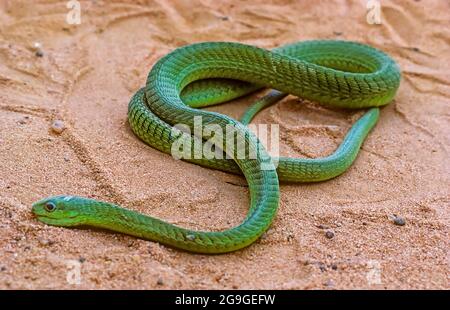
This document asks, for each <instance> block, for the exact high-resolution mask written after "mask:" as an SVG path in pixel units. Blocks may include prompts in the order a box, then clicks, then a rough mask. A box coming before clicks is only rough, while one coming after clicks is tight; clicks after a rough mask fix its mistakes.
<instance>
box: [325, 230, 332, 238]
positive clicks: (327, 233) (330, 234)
mask: <svg viewBox="0 0 450 310" xmlns="http://www.w3.org/2000/svg"><path fill="white" fill-rule="evenodd" d="M325 237H327V238H328V239H332V238H334V232H333V231H331V230H327V231H326V233H325Z"/></svg>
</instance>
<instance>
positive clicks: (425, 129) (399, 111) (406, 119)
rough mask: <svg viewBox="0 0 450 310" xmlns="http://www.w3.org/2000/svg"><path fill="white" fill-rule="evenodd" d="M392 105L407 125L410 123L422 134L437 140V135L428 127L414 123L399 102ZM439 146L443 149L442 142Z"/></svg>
mask: <svg viewBox="0 0 450 310" xmlns="http://www.w3.org/2000/svg"><path fill="white" fill-rule="evenodd" d="M392 105H393V106H394V111H395V112H396V113H397V114H398V115H399V116H400V118H401V119H403V120H404V121H405V122H406V123H408V124H409V125H411V126H412V127H414V128H416V129H418V130H419V131H421V132H422V133H424V134H426V135H427V136H429V137H430V138H435V135H434V134H433V133H432V132H431V131H429V130H428V129H427V128H426V127H424V126H422V125H421V124H417V123H415V122H413V121H412V120H410V119H409V117H408V116H407V115H406V113H405V112H404V111H402V110H401V108H400V105H398V104H397V101H395V100H394V102H392ZM439 145H441V147H442V144H441V143H440V142H439Z"/></svg>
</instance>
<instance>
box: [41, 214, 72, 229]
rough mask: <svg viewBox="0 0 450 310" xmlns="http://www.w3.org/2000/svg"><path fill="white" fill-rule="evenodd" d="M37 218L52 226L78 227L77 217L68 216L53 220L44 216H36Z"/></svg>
mask: <svg viewBox="0 0 450 310" xmlns="http://www.w3.org/2000/svg"><path fill="white" fill-rule="evenodd" d="M35 216H36V218H37V219H38V220H39V221H40V222H42V223H44V224H47V225H52V226H75V225H78V224H79V223H78V221H77V220H76V218H77V216H67V217H64V218H53V217H49V216H46V215H42V214H35Z"/></svg>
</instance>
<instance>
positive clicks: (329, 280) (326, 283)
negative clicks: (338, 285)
mask: <svg viewBox="0 0 450 310" xmlns="http://www.w3.org/2000/svg"><path fill="white" fill-rule="evenodd" d="M324 284H325V286H326V287H333V286H334V281H333V280H331V279H328V280H327V282H325V283H324Z"/></svg>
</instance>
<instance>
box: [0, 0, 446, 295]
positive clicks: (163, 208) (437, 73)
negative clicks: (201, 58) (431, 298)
mask: <svg viewBox="0 0 450 310" xmlns="http://www.w3.org/2000/svg"><path fill="white" fill-rule="evenodd" d="M67 12H68V9H67V8H66V1H56V0H40V1H25V0H23V1H17V0H14V1H8V0H3V1H0V119H1V122H0V229H1V232H2V233H1V235H0V255H1V256H0V258H1V259H0V288H4V289H5V288H21V289H25V288H35V289H36V288H87V289H91V288H114V289H117V288H133V289H140V288H146V289H153V288H160V289H168V288H175V289H181V288H191V289H206V288H214V289H221V288H226V289H231V288H240V289H249V288H260V289H322V288H325V289H344V288H347V289H356V288H363V289H384V288H388V289H406V288H416V289H418V288H440V289H449V255H448V251H449V242H448V239H449V236H448V233H449V202H450V191H449V188H450V186H449V185H450V178H449V175H450V174H449V166H448V162H449V147H450V126H449V117H450V114H449V111H450V110H449V98H450V61H449V56H450V51H449V46H450V28H449V27H448V26H449V20H450V5H449V3H448V2H447V1H438V0H434V1H424V0H422V1H385V0H383V1H382V20H381V21H382V24H381V25H370V24H368V23H367V22H366V1H306V0H305V1H294V0H292V1H289V0H284V1H281V0H280V1H265V0H264V1H263V0H261V1H245V3H241V1H237V0H231V1H217V0H215V1H214V0H210V1H209V0H204V1H199V2H198V3H195V4H194V3H191V2H190V1H175V0H170V1H165V0H160V1H125V0H122V1H81V14H82V15H81V24H80V25H69V24H67V23H66V21H65V19H66V14H67ZM317 38H322V39H336V38H338V39H348V40H356V41H360V42H364V43H368V44H371V45H373V46H375V47H378V48H380V49H382V50H384V51H386V52H388V53H389V54H390V55H392V56H393V57H394V58H395V59H396V60H397V61H398V62H399V64H400V66H401V68H402V70H403V80H402V84H401V87H400V89H399V92H398V94H397V97H396V99H395V101H394V102H392V103H391V104H390V105H389V106H387V107H385V108H383V109H382V112H381V118H380V121H379V123H378V125H377V126H376V128H375V129H374V131H373V132H372V133H371V134H370V136H369V138H368V139H367V141H366V142H365V144H364V146H363V148H362V150H361V153H360V155H359V157H358V158H357V160H356V162H355V164H354V165H353V166H352V167H351V168H350V169H349V171H348V172H346V173H345V174H344V175H342V176H340V177H338V178H336V179H334V180H331V181H328V182H324V183H320V184H289V185H282V186H281V203H280V208H279V213H278V216H277V218H276V220H275V221H274V223H273V225H272V227H271V228H270V230H269V231H268V232H267V233H266V234H265V235H264V237H263V238H262V239H261V240H260V241H258V242H256V243H255V244H253V245H252V246H250V247H249V248H247V249H245V250H241V251H238V252H235V253H232V254H227V255H221V256H206V255H193V254H189V253H185V252H182V251H178V250H175V249H171V248H167V247H165V246H162V245H160V244H158V243H154V242H150V241H145V240H138V239H136V238H133V237H129V236H125V235H120V234H115V233H109V232H105V231H100V230H91V229H64V228H55V227H49V226H45V225H43V224H41V223H39V222H37V221H36V220H35V219H34V218H33V216H32V214H31V213H30V205H31V203H32V202H34V201H36V200H38V199H41V198H43V197H46V196H50V195H54V194H76V195H81V196H89V197H96V198H99V199H103V200H108V201H113V202H116V203H119V204H122V205H123V206H125V207H128V208H130V209H134V210H137V211H140V212H143V213H146V214H151V215H153V216H157V217H160V218H162V219H165V220H168V221H170V222H172V223H176V224H179V225H183V226H186V227H191V228H195V229H204V230H222V229H226V228H228V227H231V226H233V225H237V224H238V223H240V222H241V221H242V220H243V218H244V216H245V214H246V210H247V206H248V192H247V188H246V187H245V186H243V185H245V180H244V179H243V178H241V177H237V176H233V175H229V174H226V173H223V172H219V171H213V170H208V169H205V168H202V167H198V166H195V165H192V164H189V163H184V162H181V161H176V160H174V159H173V158H171V157H170V156H168V155H165V154H162V153H160V152H158V151H156V150H154V149H152V148H150V147H148V146H146V145H145V144H143V143H142V142H141V141H140V140H139V139H137V138H136V137H135V136H134V135H133V134H132V132H131V130H130V128H129V126H128V124H127V119H126V111H127V105H128V100H129V99H130V97H131V96H132V94H133V93H134V92H135V91H136V90H137V89H138V88H139V87H140V86H142V85H144V83H145V78H146V75H147V73H148V71H149V70H150V68H151V67H152V65H153V64H154V63H155V61H157V60H158V59H159V58H160V57H161V56H162V55H164V54H166V53H167V52H169V51H171V50H173V49H174V48H176V47H178V46H182V45H185V44H189V43H194V42H199V41H219V40H224V41H238V42H244V43H248V44H255V45H258V46H261V47H266V48H272V47H275V46H278V45H281V44H284V43H288V42H293V41H298V40H306V39H317ZM35 42H38V43H40V44H41V46H42V47H41V49H40V50H39V52H42V54H41V55H39V56H41V57H39V56H38V55H36V50H35V49H33V44H34V43H35ZM38 54H39V53H38ZM258 96H260V94H255V95H252V96H250V97H247V98H242V99H240V100H237V101H236V102H233V103H229V104H225V105H222V106H219V107H214V108H211V109H212V110H215V111H220V112H224V113H227V114H229V115H231V116H233V117H238V116H239V115H240V114H241V113H242V111H243V110H244V109H245V107H246V106H247V105H248V104H249V103H250V102H252V101H253V100H254V99H255V98H257V97H258ZM356 115H359V114H358V113H355V112H343V111H331V110H327V109H323V108H320V107H318V106H317V105H315V104H311V103H307V102H305V103H302V102H301V100H299V99H297V98H294V97H288V98H286V99H285V100H283V101H282V102H281V103H279V104H278V105H276V106H273V107H271V108H270V109H268V110H266V111H264V112H263V113H261V115H259V116H258V117H257V119H256V120H255V122H256V123H278V122H280V121H281V133H282V134H281V140H282V141H281V144H282V155H289V156H297V157H320V156H325V155H327V154H330V153H331V152H332V151H333V150H334V149H335V148H336V147H337V145H338V144H339V143H340V141H341V139H342V137H343V136H344V134H345V132H346V131H347V130H348V128H349V127H350V125H351V123H352V121H354V119H355V116H356ZM55 119H61V120H62V121H63V122H64V124H65V126H66V127H67V129H66V130H65V131H64V132H63V133H62V134H60V135H58V134H54V133H52V132H51V130H50V126H51V124H52V122H53V121H54V120H55ZM394 215H398V216H401V217H403V218H404V219H405V221H406V225H404V226H398V225H394V223H393V220H392V217H393V216H394ZM327 229H328V230H332V231H333V232H334V234H335V235H334V238H331V239H328V238H327V237H326V236H325V232H326V231H327ZM74 265H75V267H71V266H74ZM77 265H78V266H79V270H80V284H78V285H77V284H71V283H69V282H68V281H67V278H68V271H70V270H71V271H74V270H75V272H76V269H77V268H78V267H77ZM71 268H72V269H71ZM71 277H72V278H71ZM70 279H74V278H73V273H69V280H70Z"/></svg>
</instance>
